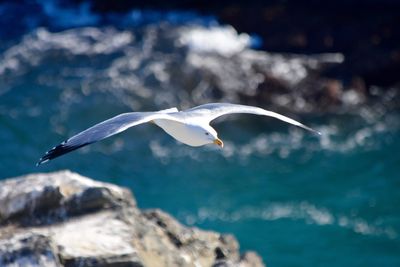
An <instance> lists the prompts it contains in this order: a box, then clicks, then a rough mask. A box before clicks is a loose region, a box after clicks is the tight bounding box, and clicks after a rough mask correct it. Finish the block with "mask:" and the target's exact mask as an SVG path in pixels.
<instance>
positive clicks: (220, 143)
mask: <svg viewBox="0 0 400 267" xmlns="http://www.w3.org/2000/svg"><path fill="white" fill-rule="evenodd" d="M214 144H216V145H218V146H220V147H221V148H223V147H224V142H222V140H221V139H219V138H217V139H215V140H214Z"/></svg>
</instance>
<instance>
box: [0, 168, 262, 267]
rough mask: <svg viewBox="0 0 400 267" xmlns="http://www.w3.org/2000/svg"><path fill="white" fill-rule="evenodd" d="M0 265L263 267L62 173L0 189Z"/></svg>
mask: <svg viewBox="0 0 400 267" xmlns="http://www.w3.org/2000/svg"><path fill="white" fill-rule="evenodd" d="M0 266H69V267H70V266H102V267H103V266H104V267H105V266H107V267H108V266H110V267H111V266H118V267H120V266H243V267H246V266H249V267H250V266H252V267H256V266H264V265H263V263H262V260H261V259H260V257H259V256H258V255H256V254H255V253H253V252H246V253H245V254H243V255H240V253H239V244H238V242H237V241H236V239H235V238H234V237H233V236H231V235H223V234H219V233H216V232H211V231H203V230H200V229H197V228H189V227H185V226H183V225H181V224H180V223H179V222H177V221H176V220H175V219H174V218H172V217H171V216H170V215H168V214H166V213H164V212H162V211H161V210H157V209H155V210H145V211H142V210H139V209H138V208H137V206H136V203H135V200H134V198H133V196H132V195H131V193H130V191H129V190H127V189H125V188H121V187H118V186H115V185H111V184H107V183H102V182H97V181H93V180H90V179H89V178H86V177H82V176H80V175H78V174H76V173H72V172H69V171H61V172H55V173H48V174H31V175H26V176H23V177H18V178H14V179H9V180H5V181H3V182H1V183H0Z"/></svg>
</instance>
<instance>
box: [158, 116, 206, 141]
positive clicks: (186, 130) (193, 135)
mask: <svg viewBox="0 0 400 267" xmlns="http://www.w3.org/2000/svg"><path fill="white" fill-rule="evenodd" d="M154 123H155V124H156V125H157V126H159V127H160V128H162V129H163V130H164V131H165V132H166V133H167V134H169V135H171V136H172V137H173V138H175V139H176V140H178V141H179V142H182V143H184V144H186V145H189V146H202V145H205V144H207V143H209V140H208V139H207V138H206V137H205V134H204V132H205V130H204V128H203V127H202V126H201V125H196V124H189V123H183V122H178V121H172V120H167V119H156V120H154Z"/></svg>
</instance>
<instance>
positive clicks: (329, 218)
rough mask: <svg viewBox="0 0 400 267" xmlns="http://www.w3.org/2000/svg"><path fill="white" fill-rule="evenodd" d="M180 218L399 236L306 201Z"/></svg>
mask: <svg viewBox="0 0 400 267" xmlns="http://www.w3.org/2000/svg"><path fill="white" fill-rule="evenodd" d="M178 217H179V218H180V219H181V220H182V221H184V222H185V223H186V224H188V225H196V224H202V223H205V222H214V221H222V222H227V223H237V222H241V221H246V220H263V221H275V220H281V219H290V220H295V221H303V222H304V223H307V224H315V225H319V226H327V225H329V226H331V225H333V226H336V227H340V228H343V229H348V230H351V231H352V232H354V233H357V234H361V235H365V236H381V237H386V238H389V239H397V238H398V232H397V231H396V230H395V229H394V228H393V227H391V226H382V225H381V223H377V222H376V223H374V222H368V221H367V220H365V219H363V218H360V217H356V216H351V215H350V216H349V215H343V214H334V213H333V212H331V211H329V210H328V209H326V208H323V207H317V206H316V205H313V204H311V203H309V202H306V201H303V202H299V203H293V202H290V203H270V204H268V205H265V206H264V207H244V208H239V209H238V210H236V211H233V212H227V211H223V210H217V209H209V208H200V209H199V210H198V211H197V213H195V214H192V213H181V214H180V215H179V216H178Z"/></svg>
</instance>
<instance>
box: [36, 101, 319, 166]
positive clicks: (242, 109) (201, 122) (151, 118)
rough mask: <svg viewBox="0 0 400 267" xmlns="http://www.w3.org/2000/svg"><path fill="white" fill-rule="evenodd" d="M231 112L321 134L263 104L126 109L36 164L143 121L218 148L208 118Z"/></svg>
mask: <svg viewBox="0 0 400 267" xmlns="http://www.w3.org/2000/svg"><path fill="white" fill-rule="evenodd" d="M234 113H248V114H255V115H262V116H268V117H273V118H276V119H278V120H281V121H284V122H287V123H290V124H292V125H295V126H298V127H301V128H303V129H306V130H308V131H310V132H312V133H314V134H317V135H321V133H320V132H318V131H316V130H314V129H311V128H310V127H307V126H305V125H304V124H302V123H300V122H298V121H295V120H293V119H291V118H288V117H286V116H283V115H281V114H278V113H276V112H273V111H269V110H265V109H263V108H259V107H254V106H246V105H238V104H230V103H209V104H204V105H200V106H197V107H194V108H191V109H188V110H184V111H179V110H178V109H177V108H169V109H165V110H160V111H154V112H129V113H123V114H120V115H117V116H115V117H113V118H111V119H108V120H105V121H103V122H100V123H98V124H96V125H94V126H92V127H90V128H88V129H86V130H84V131H83V132H80V133H78V134H76V135H74V136H72V137H71V138H69V139H67V140H65V141H64V142H62V143H61V144H59V145H57V146H55V147H53V148H52V149H50V150H49V151H47V152H46V153H45V155H44V156H43V157H42V158H40V159H39V162H38V163H37V164H36V166H38V165H41V164H43V163H45V162H48V161H50V160H52V159H54V158H57V157H59V156H61V155H64V154H66V153H68V152H71V151H73V150H76V149H78V148H81V147H83V146H86V145H90V144H93V143H95V142H97V141H100V140H103V139H105V138H107V137H110V136H112V135H115V134H117V133H120V132H122V131H125V130H126V129H128V128H130V127H133V126H136V125H139V124H143V123H147V122H152V123H154V124H156V125H157V126H159V127H160V128H162V129H163V130H164V131H165V132H166V133H167V134H169V135H171V136H172V137H173V138H175V139H176V140H178V141H179V142H182V143H184V144H186V145H189V146H193V147H198V146H203V145H207V144H215V145H218V146H220V147H221V148H222V147H223V146H224V143H223V142H222V140H221V139H219V138H218V134H217V131H216V130H215V129H214V128H213V127H211V126H210V122H211V121H212V120H214V119H216V118H218V117H220V116H223V115H226V114H234Z"/></svg>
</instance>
